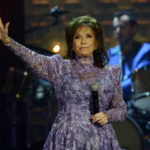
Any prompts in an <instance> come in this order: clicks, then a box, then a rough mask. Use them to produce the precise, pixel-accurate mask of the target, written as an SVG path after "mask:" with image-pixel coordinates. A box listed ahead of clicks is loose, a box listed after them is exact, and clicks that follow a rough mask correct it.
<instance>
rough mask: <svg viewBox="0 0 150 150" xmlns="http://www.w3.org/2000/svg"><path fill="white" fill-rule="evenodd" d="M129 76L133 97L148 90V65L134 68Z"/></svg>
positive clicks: (149, 77) (149, 73) (149, 86)
mask: <svg viewBox="0 0 150 150" xmlns="http://www.w3.org/2000/svg"><path fill="white" fill-rule="evenodd" d="M131 78H132V89H131V90H132V97H133V98H134V97H135V96H138V95H139V94H141V93H144V92H150V66H147V67H144V68H141V69H139V70H136V71H135V72H134V73H132V75H131Z"/></svg>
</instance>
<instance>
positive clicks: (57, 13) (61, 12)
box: [45, 5, 70, 18]
mask: <svg viewBox="0 0 150 150" xmlns="http://www.w3.org/2000/svg"><path fill="white" fill-rule="evenodd" d="M66 13H70V11H69V10H60V9H59V6H58V5H56V6H55V7H54V8H52V9H51V10H50V11H49V12H48V13H46V14H45V15H46V16H52V17H55V18H57V17H60V16H62V15H64V14H66Z"/></svg>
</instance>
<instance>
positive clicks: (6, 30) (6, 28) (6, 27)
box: [4, 22, 10, 34]
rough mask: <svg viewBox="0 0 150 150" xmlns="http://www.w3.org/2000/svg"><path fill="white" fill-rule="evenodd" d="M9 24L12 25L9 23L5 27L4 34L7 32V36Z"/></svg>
mask: <svg viewBox="0 0 150 150" xmlns="http://www.w3.org/2000/svg"><path fill="white" fill-rule="evenodd" d="M9 24H10V23H9V22H7V23H6V25H5V27H4V32H5V33H6V34H8V28H9Z"/></svg>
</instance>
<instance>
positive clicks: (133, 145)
mask: <svg viewBox="0 0 150 150" xmlns="http://www.w3.org/2000/svg"><path fill="white" fill-rule="evenodd" d="M112 126H113V128H114V130H115V132H116V136H117V139H118V141H119V144H120V146H121V149H123V150H124V149H125V150H143V149H144V139H143V131H142V129H141V128H140V126H139V125H138V123H137V122H136V121H135V120H134V119H133V118H132V117H131V116H129V115H127V118H126V119H125V120H124V121H123V122H121V123H113V124H112Z"/></svg>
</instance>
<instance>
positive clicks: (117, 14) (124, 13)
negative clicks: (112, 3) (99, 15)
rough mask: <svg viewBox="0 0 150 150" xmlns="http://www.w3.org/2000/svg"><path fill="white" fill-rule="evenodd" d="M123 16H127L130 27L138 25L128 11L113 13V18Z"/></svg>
mask: <svg viewBox="0 0 150 150" xmlns="http://www.w3.org/2000/svg"><path fill="white" fill-rule="evenodd" d="M123 15H127V16H128V17H129V23H130V25H131V26H132V27H134V26H137V25H138V23H137V20H136V18H135V16H134V15H133V13H131V12H130V11H128V10H119V11H117V12H115V14H114V17H117V18H120V17H121V16H123Z"/></svg>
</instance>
